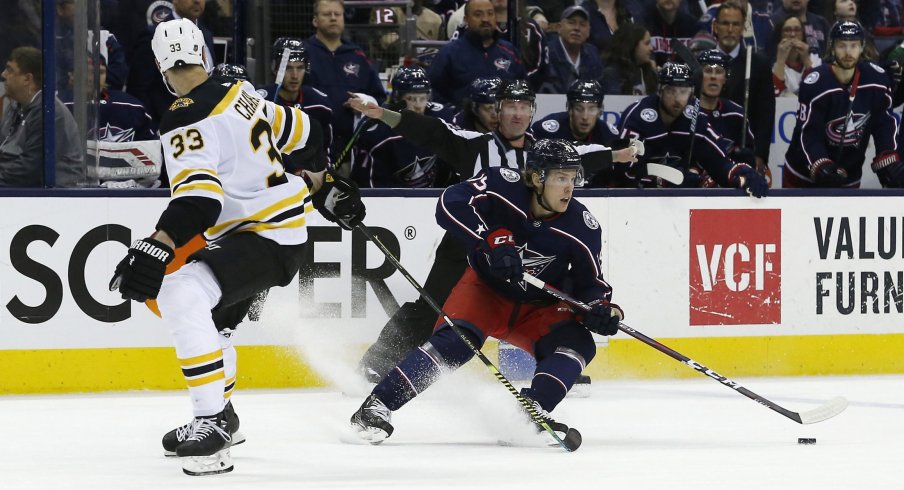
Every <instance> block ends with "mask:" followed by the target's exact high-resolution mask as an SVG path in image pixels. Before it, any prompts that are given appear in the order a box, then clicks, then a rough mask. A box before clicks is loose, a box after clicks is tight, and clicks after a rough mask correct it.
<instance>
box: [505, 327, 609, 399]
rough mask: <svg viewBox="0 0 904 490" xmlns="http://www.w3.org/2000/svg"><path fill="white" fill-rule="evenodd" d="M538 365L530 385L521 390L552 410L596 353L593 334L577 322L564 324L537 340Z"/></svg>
mask: <svg viewBox="0 0 904 490" xmlns="http://www.w3.org/2000/svg"><path fill="white" fill-rule="evenodd" d="M534 350H535V352H536V355H537V369H536V371H535V372H534V379H533V380H531V385H530V388H526V389H524V390H523V391H522V394H523V395H525V396H528V397H530V398H532V399H534V400H536V401H537V402H538V403H540V406H541V407H543V409H544V410H546V411H547V412H551V411H552V410H553V409H554V408H556V405H558V404H559V402H561V401H562V399H563V398H565V395H566V394H568V390H570V389H571V387H572V386H573V385H574V382H575V380H576V379H577V378H578V376H579V375H580V374H581V372H582V371H583V370H584V368H585V367H587V364H588V363H589V362H590V361H591V360H592V359H593V356H594V355H595V354H596V344H595V343H594V341H593V336H592V335H590V332H588V331H587V329H585V328H584V327H582V326H580V325H578V324H574V323H571V324H565V325H562V326H560V327H559V328H557V329H555V330H553V331H552V332H551V333H549V334H548V335H546V336H545V337H543V338H542V339H540V340H539V341H538V342H537V345H536V346H535V348H534Z"/></svg>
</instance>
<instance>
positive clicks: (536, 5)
mask: <svg viewBox="0 0 904 490" xmlns="http://www.w3.org/2000/svg"><path fill="white" fill-rule="evenodd" d="M574 4H575V2H574V1H573V0H527V17H528V18H529V19H531V20H533V21H534V22H536V23H537V24H539V26H540V28H541V29H543V30H544V31H548V30H549V28H550V19H552V20H553V21H555V19H561V18H562V12H564V11H565V9H566V8H568V7H570V6H572V5H574Z"/></svg>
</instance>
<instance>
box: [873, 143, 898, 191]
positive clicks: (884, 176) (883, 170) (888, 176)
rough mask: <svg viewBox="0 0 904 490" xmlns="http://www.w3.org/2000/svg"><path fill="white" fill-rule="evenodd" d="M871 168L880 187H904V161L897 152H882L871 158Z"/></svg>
mask: <svg viewBox="0 0 904 490" xmlns="http://www.w3.org/2000/svg"><path fill="white" fill-rule="evenodd" d="M872 168H873V172H876V175H878V176H879V182H880V183H881V184H882V187H896V188H904V162H902V161H901V156H900V155H898V152H896V151H885V152H882V154H881V155H878V156H876V158H874V159H873V164H872Z"/></svg>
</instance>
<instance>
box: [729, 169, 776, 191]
mask: <svg viewBox="0 0 904 490" xmlns="http://www.w3.org/2000/svg"><path fill="white" fill-rule="evenodd" d="M737 175H738V186H739V187H740V188H742V189H744V190H745V191H747V194H749V195H750V196H752V197H756V198H761V197H766V194H768V193H769V182H767V181H766V178H765V177H763V176H762V175H760V174H759V173H757V171H756V170H754V169H753V168H751V167H748V166H746V165H744V166H743V167H741V168H740V169H739V170H738V174H737ZM742 178H743V182H742Z"/></svg>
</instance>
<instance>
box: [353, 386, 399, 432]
mask: <svg viewBox="0 0 904 490" xmlns="http://www.w3.org/2000/svg"><path fill="white" fill-rule="evenodd" d="M391 419H392V411H391V410H389V408H388V407H387V406H386V405H384V404H383V402H382V401H380V399H379V398H377V395H374V394H371V395H369V396H368V397H367V399H365V400H364V403H362V404H361V408H359V409H358V411H357V412H355V413H354V414H353V415H352V418H351V422H350V423H351V429H352V432H354V433H355V435H357V436H358V438H360V439H361V440H362V441H366V442H369V443H371V444H380V443H381V442H383V441H384V440H386V438H387V437H389V436H391V435H392V431H393V427H392V424H391V423H390V421H391Z"/></svg>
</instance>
